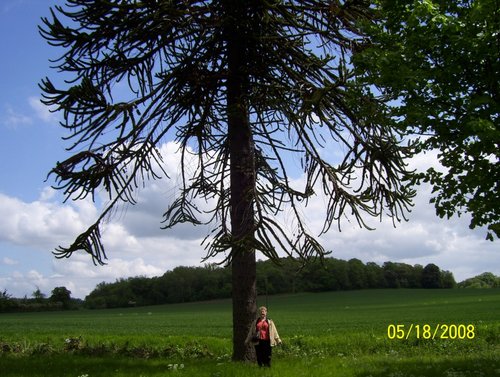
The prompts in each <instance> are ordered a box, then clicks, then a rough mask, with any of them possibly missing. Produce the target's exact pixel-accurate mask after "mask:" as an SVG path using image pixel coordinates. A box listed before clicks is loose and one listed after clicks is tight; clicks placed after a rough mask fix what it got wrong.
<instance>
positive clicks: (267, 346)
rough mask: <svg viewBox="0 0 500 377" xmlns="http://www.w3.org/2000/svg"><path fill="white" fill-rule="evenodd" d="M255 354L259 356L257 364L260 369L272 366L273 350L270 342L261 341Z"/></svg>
mask: <svg viewBox="0 0 500 377" xmlns="http://www.w3.org/2000/svg"><path fill="white" fill-rule="evenodd" d="M255 353H256V354H257V363H258V364H259V366H260V367H262V366H265V367H270V366H271V354H272V348H271V341H270V340H259V344H257V345H256V346H255Z"/></svg>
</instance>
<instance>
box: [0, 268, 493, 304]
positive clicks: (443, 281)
mask: <svg viewBox="0 0 500 377" xmlns="http://www.w3.org/2000/svg"><path fill="white" fill-rule="evenodd" d="M455 287H458V288H500V277H498V276H495V275H494V274H492V273H491V272H485V273H483V274H481V275H478V276H476V277H473V278H470V279H467V280H465V281H463V282H461V283H458V284H456V283H455V279H454V277H453V274H452V273H451V272H449V271H442V270H441V269H440V268H439V267H438V266H436V265H435V264H428V265H427V266H425V267H424V266H421V265H418V264H417V265H414V266H411V265H409V264H405V263H393V262H385V263H384V264H383V265H382V266H380V265H378V264H377V263H373V262H369V263H366V264H364V263H363V262H361V261H360V260H359V259H351V260H349V261H344V260H340V259H335V258H326V259H325V260H323V261H316V262H312V263H309V264H307V265H306V266H304V267H302V268H301V266H300V265H299V264H298V262H297V261H294V260H292V259H289V258H284V259H281V260H280V265H276V264H275V263H273V262H271V261H259V262H257V291H258V294H259V295H265V294H268V295H274V294H282V293H298V292H324V291H340V290H352V289H375V288H455ZM229 297H231V269H230V268H229V267H221V266H218V265H215V264H207V265H205V266H204V267H177V268H175V269H173V270H172V271H167V272H166V273H165V274H163V276H160V277H153V278H147V277H132V278H127V279H119V280H117V281H116V282H114V283H105V282H102V283H100V284H98V285H97V286H96V288H95V289H94V290H93V291H92V292H91V293H90V294H89V295H88V296H87V297H86V298H85V301H82V300H80V299H74V298H72V297H71V292H70V291H69V290H68V289H66V288H65V287H56V288H54V290H53V291H52V293H51V295H50V296H47V295H45V294H44V293H42V292H41V291H40V289H39V288H38V287H37V289H36V290H35V291H34V292H33V293H32V297H31V298H28V297H26V296H25V297H24V298H14V297H12V296H11V295H10V294H9V293H8V292H7V291H6V290H3V291H1V290H0V312H20V311H47V310H70V309H79V308H82V307H86V308H89V309H104V308H118V307H127V306H144V305H159V304H169V303H180V302H192V301H204V300H213V299H222V298H229Z"/></svg>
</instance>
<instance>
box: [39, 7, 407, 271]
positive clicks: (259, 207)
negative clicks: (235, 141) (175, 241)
mask: <svg viewBox="0 0 500 377" xmlns="http://www.w3.org/2000/svg"><path fill="white" fill-rule="evenodd" d="M241 3H242V4H243V5H241V7H242V9H243V12H242V13H241V14H242V15H244V17H243V18H242V19H234V17H231V16H230V15H229V12H228V10H227V7H226V6H225V3H224V2H223V1H157V0H149V1H148V0H145V1H109V0H107V1H105V0H69V1H68V2H67V5H66V6H65V7H56V9H55V11H52V16H51V18H50V19H49V18H45V19H43V26H42V28H41V33H42V35H43V36H44V38H45V39H47V40H48V42H49V43H50V44H52V45H54V46H60V47H63V48H64V49H65V52H64V54H63V55H62V56H61V58H60V59H59V60H57V61H56V67H57V68H58V69H59V70H61V71H64V72H67V73H69V74H70V75H72V80H71V81H68V85H64V87H63V88H58V87H56V85H54V84H53V83H52V81H51V80H50V79H49V78H46V79H44V80H43V82H42V85H41V87H42V90H43V92H44V96H45V103H46V104H47V105H50V106H52V108H57V110H61V111H62V112H63V114H64V122H63V126H64V127H66V128H67V129H68V130H69V131H70V135H69V136H68V139H69V140H71V141H73V144H72V146H71V147H70V150H75V151H76V150H81V149H82V148H83V149H84V151H83V152H77V153H75V154H74V155H73V156H71V157H70V158H68V159H67V160H65V161H63V162H60V163H57V166H56V167H55V168H54V169H53V170H52V172H51V173H53V174H55V175H56V180H57V183H58V187H60V188H62V189H64V192H65V194H66V195H67V197H68V198H69V197H73V198H78V199H81V198H84V197H85V196H87V195H88V194H92V195H94V194H95V192H96V190H98V189H100V188H102V187H104V188H105V189H106V191H107V192H108V193H109V198H110V199H111V201H110V203H109V204H108V205H107V207H106V208H105V209H104V211H103V213H102V215H101V217H100V218H99V219H98V220H97V221H96V223H95V224H93V225H92V226H91V227H90V228H89V229H88V230H87V231H86V232H85V233H83V234H82V235H80V236H79V237H78V238H77V239H76V241H75V242H74V243H73V244H72V245H71V246H70V247H67V248H66V247H61V248H59V249H58V256H61V257H66V256H69V255H71V254H72V253H73V252H75V251H77V250H80V249H82V250H85V251H86V252H88V253H89V254H90V255H91V256H92V257H93V258H94V260H95V261H96V262H97V263H102V262H103V261H104V259H105V257H106V255H105V254H104V248H103V245H102V244H101V241H100V232H99V228H100V226H99V224H100V223H101V222H102V221H103V219H104V218H105V216H106V215H107V214H108V213H109V212H110V210H111V209H112V208H113V206H115V205H116V204H117V203H118V202H129V203H134V202H135V200H134V193H133V191H134V189H136V188H137V187H138V186H139V185H140V184H142V183H143V181H144V179H145V178H157V177H158V176H159V174H160V173H161V172H160V173H159V172H158V171H156V170H155V168H160V169H161V166H162V161H161V156H160V155H159V153H158V151H157V149H156V147H157V146H158V145H159V144H160V143H161V142H162V141H163V140H165V139H166V138H168V137H174V135H175V138H176V140H177V141H178V142H179V144H180V151H179V152H180V153H181V154H182V159H181V161H182V182H183V186H182V188H181V190H180V192H179V196H178V198H177V199H176V200H175V201H173V203H171V204H170V207H169V208H168V210H167V211H166V213H165V222H166V226H167V227H172V226H174V225H175V224H177V223H180V222H192V223H200V222H201V220H200V219H199V216H198V215H199V214H200V211H199V209H198V208H197V207H196V206H195V205H194V204H192V203H193V198H197V197H199V198H205V199H214V200H215V201H214V203H215V206H214V208H213V210H212V212H211V213H212V217H211V219H210V220H209V221H208V222H209V223H210V224H215V226H216V229H215V233H214V234H213V239H212V242H210V244H209V245H210V246H209V248H208V255H209V256H213V255H215V254H216V253H218V252H219V251H221V250H227V249H229V248H230V247H231V242H232V237H231V230H230V227H229V226H228V218H229V215H228V211H229V207H230V206H229V198H230V188H229V187H228V179H227V178H228V176H229V166H230V163H231V161H230V155H229V148H228V142H227V107H226V92H225V90H224V88H225V87H226V85H227V81H228V60H227V49H226V47H227V41H226V40H225V39H226V37H225V29H226V28H227V27H228V25H231V24H236V28H237V29H238V33H239V35H240V36H244V39H242V40H241V41H240V42H241V43H242V44H244V47H245V48H244V54H245V56H244V59H242V61H244V66H243V67H241V75H242V78H241V79H242V80H243V88H244V96H245V106H246V107H247V111H248V114H249V116H250V122H251V129H252V133H253V135H254V140H255V159H256V169H257V170H256V173H257V180H256V184H257V186H256V192H255V208H256V229H255V230H256V237H255V238H254V240H253V241H254V246H255V248H256V249H258V250H260V251H262V252H263V253H264V254H265V255H266V256H268V257H271V258H274V257H276V256H277V252H276V246H280V247H281V249H282V250H284V251H285V252H287V253H297V254H298V255H300V256H303V257H309V256H312V255H318V254H320V255H321V254H323V253H324V250H323V248H322V247H321V246H320V245H319V243H317V242H316V241H315V237H313V235H311V234H310V233H309V232H308V231H307V227H306V226H305V224H304V223H303V219H302V216H301V215H300V213H299V210H298V209H297V203H298V202H300V201H303V200H307V199H308V198H309V197H310V196H311V195H313V194H314V192H315V190H318V189H319V190H322V191H323V193H324V194H325V195H326V197H327V198H328V206H327V208H326V216H325V218H326V221H325V226H324V229H323V232H326V231H327V230H328V229H330V226H331V225H332V224H333V223H334V222H336V221H340V218H341V217H342V216H343V215H344V214H349V215H353V216H354V217H355V218H356V220H357V221H358V222H359V224H360V225H364V221H363V214H364V213H367V214H369V215H373V216H378V215H381V214H382V212H383V211H384V210H386V211H387V212H388V214H389V215H391V216H394V217H397V218H399V217H400V216H403V213H404V212H405V210H406V209H407V206H408V204H409V198H410V197H411V195H412V192H411V191H409V190H407V188H406V187H404V186H402V184H401V179H402V178H404V177H405V176H406V175H407V171H406V169H405V165H404V163H403V157H404V156H405V154H406V151H405V150H404V149H403V148H401V147H400V145H399V140H398V134H397V132H396V131H395V130H394V129H393V128H391V127H390V124H388V123H387V119H385V118H384V111H383V108H381V107H380V103H379V102H378V101H377V99H376V98H374V97H373V96H371V95H370V94H369V93H368V91H364V90H363V88H360V87H358V86H357V85H356V80H355V77H353V75H352V73H351V70H350V65H349V58H350V56H351V54H352V50H353V49H354V48H359V46H362V44H363V43H364V38H363V36H362V35H359V34H358V29H357V26H356V22H357V21H358V20H359V19H367V18H369V17H370V13H369V12H370V10H369V7H368V4H367V3H366V2H365V1H346V2H341V1H329V2H324V1H248V2H241ZM61 17H64V18H65V19H64V20H61ZM69 20H71V21H72V22H73V24H71V23H69ZM67 25H70V26H67ZM118 83H120V84H126V85H127V86H128V89H129V91H128V97H124V98H121V99H119V100H118V99H114V96H113V94H114V91H117V85H116V84H118ZM332 141H333V143H332ZM188 147H189V148H188ZM326 148H335V149H336V150H337V151H338V153H341V154H343V157H342V159H341V160H339V161H327V160H326V159H325V158H324V157H323V155H322V149H326ZM193 151H194V152H193ZM191 153H195V154H196V156H197V165H196V167H195V168H193V167H192V166H191V167H190V169H189V173H188V172H187V170H186V169H185V163H186V159H187V158H191V157H188V155H189V154H191ZM292 154H297V155H300V161H301V162H302V169H303V172H304V174H305V186H304V187H303V188H302V189H298V188H294V187H292V184H291V177H290V173H288V172H287V158H288V157H290V156H291V155H292ZM285 156H287V157H285ZM190 161H192V159H191V160H190ZM284 206H290V208H291V209H292V211H293V212H294V214H295V215H296V218H297V222H296V224H297V231H296V232H294V233H295V237H292V236H291V235H290V233H288V232H286V231H285V230H284V229H283V228H282V227H281V226H280V224H279V223H278V222H277V221H276V220H275V215H276V214H277V213H278V212H279V211H280V210H281V209H283V208H284Z"/></svg>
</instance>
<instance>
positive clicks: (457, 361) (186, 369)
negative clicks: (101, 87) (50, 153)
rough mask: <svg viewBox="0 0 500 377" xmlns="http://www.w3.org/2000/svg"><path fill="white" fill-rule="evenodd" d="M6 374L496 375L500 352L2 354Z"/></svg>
mask: <svg viewBox="0 0 500 377" xmlns="http://www.w3.org/2000/svg"><path fill="white" fill-rule="evenodd" d="M0 366H1V367H2V376H5V377H18V376H33V377H42V376H44V377H47V376H59V377H63V376H64V377H66V376H67V377H81V376H86V377H100V376H103V377H105V376H117V377H140V376H144V377H145V376H148V377H156V376H211V377H233V376H241V377H253V376H259V377H265V376H269V377H324V376H336V377H412V376H413V377H417V376H418V377H434V376H443V377H494V376H498V375H500V362H499V360H498V356H496V355H493V354H490V355H483V356H474V355H470V356H468V357H462V356H460V357H456V356H455V357H439V358H437V357H433V356H423V357H411V358H404V357H403V358H401V357H399V356H397V355H391V356H385V357H379V358H372V357H368V356H365V357H361V358H344V357H330V358H314V357H313V358H306V357H303V358H296V357H290V358H285V359H278V360H275V361H273V366H272V368H271V369H262V368H258V367H257V366H255V365H252V364H244V363H230V362H214V361H211V360H206V359H205V360H190V361H188V362H186V363H180V362H178V363H174V362H171V361H166V360H162V359H154V360H144V359H129V358H109V357H107V358H96V357H94V358H88V357H83V356H73V357H63V356H54V355H52V356H49V357H40V356H38V357H31V358H27V359H23V360H22V362H20V360H16V359H14V358H7V359H5V358H0Z"/></svg>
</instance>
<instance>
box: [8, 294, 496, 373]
mask: <svg viewBox="0 0 500 377" xmlns="http://www.w3.org/2000/svg"><path fill="white" fill-rule="evenodd" d="M266 303H267V305H268V306H269V309H270V311H269V314H270V316H271V318H273V319H274V320H275V322H276V323H277V326H278V330H279V332H280V335H281V337H282V339H283V341H284V344H283V346H282V347H279V348H275V349H274V351H273V367H272V369H271V370H260V369H259V368H257V367H256V366H255V365H246V364H239V363H233V362H231V361H230V354H231V304H230V301H227V300H223V301H214V302H206V303H192V304H177V305H164V306H157V307H145V308H129V309H114V310H99V311H77V312H57V313H56V312H53V313H29V314H28V313H26V314H0V328H1V331H0V371H1V372H0V373H1V375H2V376H5V377H9V376H74V377H79V376H86V377H94V376H141V375H142V376H168V375H173V373H175V375H185V376H256V375H258V376H262V375H264V376H266V375H267V376H292V377H293V376H329V375H334V376H367V377H368V376H372V377H382V376H389V377H402V376H415V377H416V376H424V377H427V376H445V377H461V376H477V377H481V376H495V375H500V365H499V360H498V355H499V354H500V347H499V343H500V342H499V337H500V321H499V317H498V313H500V290H436V291H428V290H375V291H354V292H330V293H321V294H299V295H284V296H273V297H268V298H267V299H266V298H265V297H262V298H260V302H259V304H266ZM411 323H413V324H420V325H424V324H429V325H432V326H434V325H436V324H443V323H447V324H456V325H459V324H473V325H474V329H475V334H474V335H475V336H474V338H473V339H440V338H437V339H434V340H432V339H429V340H426V339H416V336H415V335H414V334H413V336H411V337H409V338H408V339H404V340H391V339H388V337H387V326H388V325H389V324H406V325H409V324H411ZM181 365H182V367H181Z"/></svg>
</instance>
